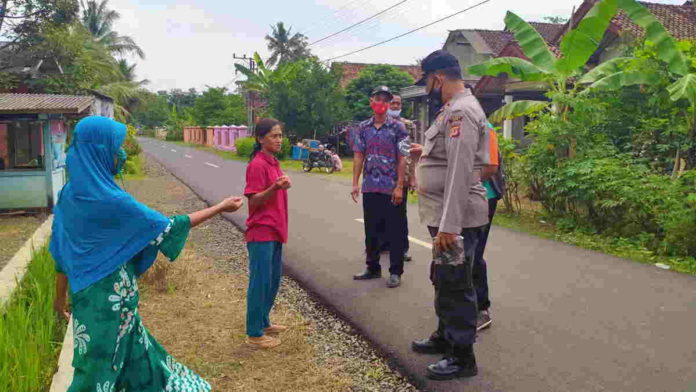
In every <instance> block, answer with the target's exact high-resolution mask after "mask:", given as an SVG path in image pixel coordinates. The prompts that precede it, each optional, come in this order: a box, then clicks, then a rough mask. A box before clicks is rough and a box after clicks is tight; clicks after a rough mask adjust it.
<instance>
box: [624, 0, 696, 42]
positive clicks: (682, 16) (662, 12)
mask: <svg viewBox="0 0 696 392" xmlns="http://www.w3.org/2000/svg"><path fill="white" fill-rule="evenodd" d="M640 3H641V4H642V5H644V6H645V7H647V8H648V9H649V10H650V12H652V13H653V15H655V16H656V17H657V19H658V20H659V21H660V22H661V23H662V24H663V25H664V26H665V28H666V29H667V31H669V32H670V33H671V34H672V35H673V36H674V37H675V38H676V39H696V8H694V6H693V4H688V3H684V4H683V5H671V4H654V3H646V2H640ZM614 23H615V24H616V25H618V26H619V27H620V28H621V29H622V30H625V31H630V32H632V33H634V34H635V35H637V36H642V35H643V29H642V28H641V27H639V26H638V25H636V24H634V23H633V22H631V20H630V19H629V18H628V15H626V13H625V12H623V11H621V12H620V13H619V14H618V15H617V16H616V17H615V18H614Z"/></svg>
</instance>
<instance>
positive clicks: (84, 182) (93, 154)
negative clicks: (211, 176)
mask: <svg viewBox="0 0 696 392" xmlns="http://www.w3.org/2000/svg"><path fill="white" fill-rule="evenodd" d="M125 137H126V126H125V125H124V124H121V123H118V122H116V121H114V120H112V119H109V118H106V117H97V116H92V117H87V118H84V119H82V120H81V121H80V122H78V124H77V126H76V127H75V132H74V138H73V142H72V144H71V145H70V148H69V150H68V156H67V161H66V162H67V167H68V173H69V176H70V179H69V181H68V183H67V184H66V185H65V187H64V188H63V190H62V191H61V194H60V198H59V201H58V204H57V205H56V207H55V209H54V213H55V216H54V221H53V235H52V238H51V243H50V247H49V248H50V251H51V254H52V255H53V258H54V259H55V260H56V269H57V271H58V278H57V282H58V283H57V287H58V289H57V291H58V296H57V299H56V308H57V309H60V310H63V309H65V297H66V295H67V294H66V291H67V289H66V287H67V284H69V286H70V295H71V300H72V316H73V328H74V330H73V334H74V343H75V350H74V358H73V367H74V368H75V372H74V377H73V381H72V384H71V385H70V389H69V390H68V392H87V391H89V392H93V391H105V392H106V391H109V392H114V391H119V392H121V391H128V392H130V391H138V392H141V391H145V392H147V391H153V392H154V391H158V392H161V391H193V392H202V391H210V385H209V384H208V383H207V382H206V381H204V380H203V379H202V378H200V377H199V376H198V375H196V374H195V373H193V372H192V371H191V370H189V369H188V368H186V367H185V366H183V365H182V364H180V363H178V362H176V361H175V360H174V359H173V358H172V357H171V356H170V355H169V354H167V352H166V351H165V350H164V349H163V348H162V346H160V345H159V344H158V343H157V341H155V339H154V338H153V337H152V335H150V333H149V332H148V331H147V329H146V328H145V327H144V326H143V323H142V321H141V319H140V314H139V313H138V299H139V296H138V283H137V280H136V277H137V276H139V275H140V274H142V273H143V272H145V271H146V270H147V269H148V268H149V267H150V266H151V265H152V263H153V262H154V260H155V258H156V257H157V253H158V252H162V253H163V254H164V255H165V256H166V257H168V258H169V259H170V260H171V261H174V260H175V259H176V258H177V257H178V256H179V254H180V253H181V250H182V249H183V247H184V244H185V243H186V239H187V238H188V233H189V230H190V228H192V227H195V226H197V225H199V224H200V223H202V222H204V221H206V220H208V219H210V218H212V217H213V216H215V215H217V214H219V213H221V212H234V211H236V210H238V209H239V208H240V207H241V206H242V198H239V197H230V198H228V199H225V200H224V201H222V202H221V203H220V204H218V205H216V206H213V207H210V208H207V209H204V210H201V211H198V212H194V213H193V214H190V215H178V216H174V217H171V218H168V217H166V216H164V215H162V214H160V213H159V212H157V211H154V210H152V209H150V208H148V207H147V206H145V205H143V204H141V203H139V202H138V201H136V200H135V199H134V198H133V197H132V196H131V195H129V194H128V193H126V192H125V191H123V190H122V189H121V188H120V187H119V186H118V185H117V184H116V182H115V181H114V176H115V175H116V174H118V173H119V172H120V171H121V169H122V168H123V165H124V163H125V161H126V153H125V152H124V151H123V149H122V148H121V145H122V144H123V142H124V140H125Z"/></svg>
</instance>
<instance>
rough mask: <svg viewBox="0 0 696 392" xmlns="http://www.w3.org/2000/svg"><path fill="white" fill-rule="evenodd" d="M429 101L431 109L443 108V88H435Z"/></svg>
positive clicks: (429, 95) (430, 94)
mask: <svg viewBox="0 0 696 392" xmlns="http://www.w3.org/2000/svg"><path fill="white" fill-rule="evenodd" d="M428 99H429V100H430V105H431V107H437V108H439V107H441V106H442V88H441V87H435V86H433V88H432V89H431V90H430V92H429V93H428Z"/></svg>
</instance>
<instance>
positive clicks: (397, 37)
mask: <svg viewBox="0 0 696 392" xmlns="http://www.w3.org/2000/svg"><path fill="white" fill-rule="evenodd" d="M491 1H492V0H484V1H482V2H480V3H477V4H474V5H472V6H471V7H468V8H465V9H463V10H461V11H458V12H455V13H454V14H451V15H448V16H445V17H444V18H441V19H438V20H436V21H434V22H430V23H428V24H426V25H424V26H421V27H418V28H416V29H413V30H410V31H407V32H405V33H403V34H401V35H397V36H396V37H392V38H389V39H387V40H384V41H381V42H378V43H376V44H373V45H370V46H366V47H364V48H362V49H358V50H354V51H352V52H350V53H346V54H342V55H340V56H336V57H332V58H330V59H327V60H324V61H323V62H329V61H331V60H336V59H340V58H342V57H346V56H350V55H352V54H356V53H360V52H362V51H365V50H368V49H372V48H374V47H375V46H379V45H382V44H386V43H387V42H391V41H394V40H395V39H399V38H401V37H403V36H406V35H409V34H411V33H415V32H416V31H419V30H423V29H425V28H427V27H430V26H432V25H434V24H436V23H440V22H442V21H443V20H446V19H449V18H451V17H454V16H457V15H459V14H461V13H464V12H467V11H469V10H472V9H474V8H477V7H479V6H482V5H484V4H486V3H490V2H491Z"/></svg>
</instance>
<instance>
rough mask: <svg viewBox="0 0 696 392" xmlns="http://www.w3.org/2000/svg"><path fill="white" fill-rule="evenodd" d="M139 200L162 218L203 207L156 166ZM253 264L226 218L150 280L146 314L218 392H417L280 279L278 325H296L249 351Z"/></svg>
mask: <svg viewBox="0 0 696 392" xmlns="http://www.w3.org/2000/svg"><path fill="white" fill-rule="evenodd" d="M125 185H126V188H127V190H128V191H129V192H130V193H132V194H133V195H134V196H135V197H136V198H138V199H139V200H141V201H143V202H144V203H146V204H148V205H149V206H151V207H153V208H155V209H158V210H160V211H162V212H163V213H165V214H170V215H171V214H182V213H188V212H191V211H194V210H196V209H200V208H203V207H205V206H206V205H205V204H204V203H203V202H202V201H201V200H200V199H199V198H198V197H197V196H196V195H195V194H194V193H193V192H192V191H191V190H190V189H189V188H188V187H186V186H185V185H183V184H182V183H181V182H179V181H178V180H177V179H176V178H174V177H173V176H172V175H170V174H169V173H168V172H167V171H166V170H165V169H164V168H163V167H162V166H161V165H160V164H159V163H157V162H155V161H154V160H152V159H150V158H147V159H145V178H144V179H142V180H133V181H127V182H126V184H125ZM246 286H247V258H246V249H245V244H244V241H243V235H242V233H240V232H239V231H238V230H237V228H235V227H234V226H233V225H232V224H230V223H229V222H228V221H226V220H224V219H222V218H219V217H218V218H215V219H213V220H211V221H210V222H208V223H207V224H205V225H202V226H201V227H198V228H196V229H194V230H193V231H192V233H191V237H190V240H189V244H188V245H187V248H186V249H185V251H184V253H183V254H182V256H181V257H180V259H179V260H178V261H177V262H175V263H169V262H167V261H165V260H163V259H162V260H158V262H157V264H156V265H155V266H154V267H153V268H152V269H151V270H150V271H149V272H148V274H146V276H144V277H143V284H142V285H141V287H142V289H143V293H142V301H141V304H142V305H141V313H142V314H143V319H144V322H145V324H146V326H148V328H150V330H151V331H152V333H153V335H155V337H157V339H158V340H159V341H160V342H161V343H162V344H163V345H164V346H165V348H167V349H168V350H169V351H170V353H171V354H172V355H174V356H175V357H177V358H178V359H179V360H180V361H182V362H183V363H185V364H187V365H189V366H190V367H192V368H193V369H194V370H196V371H197V372H199V373H200V374H201V375H202V376H204V377H205V378H206V379H207V380H209V381H210V382H211V384H213V387H214V390H217V391H261V390H263V391H417V389H416V388H415V387H414V386H413V385H411V384H409V383H408V382H407V380H406V379H405V378H403V377H402V376H401V375H400V374H399V373H397V372H396V371H394V370H392V369H391V368H390V367H389V366H388V364H387V360H386V359H384V358H382V357H380V355H379V354H378V353H377V351H376V350H375V349H374V348H372V347H371V345H370V344H369V343H368V342H367V341H366V340H365V339H364V338H362V337H361V336H360V335H359V334H357V333H356V331H355V330H354V329H353V328H352V327H350V326H349V325H348V324H347V323H345V322H344V321H342V320H340V319H339V318H337V317H336V316H335V315H333V314H332V313H331V312H330V311H328V310H327V309H326V308H324V307H323V306H322V305H321V304H319V303H318V302H316V301H315V300H314V299H313V298H312V297H311V295H310V294H309V293H307V292H306V291H304V290H303V289H302V288H301V287H300V286H299V285H298V284H297V283H296V282H294V281H293V280H291V279H290V278H288V277H283V281H282V286H281V289H280V293H279V297H278V300H277V302H276V309H275V310H274V313H273V315H272V318H273V319H274V320H276V321H277V322H279V323H285V324H286V325H289V326H291V330H290V331H289V332H288V333H286V334H285V335H283V336H282V339H283V345H281V346H280V347H279V348H277V349H274V350H271V351H256V350H251V349H248V348H247V347H246V346H245V345H244V339H245V334H244V317H245V309H246Z"/></svg>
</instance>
